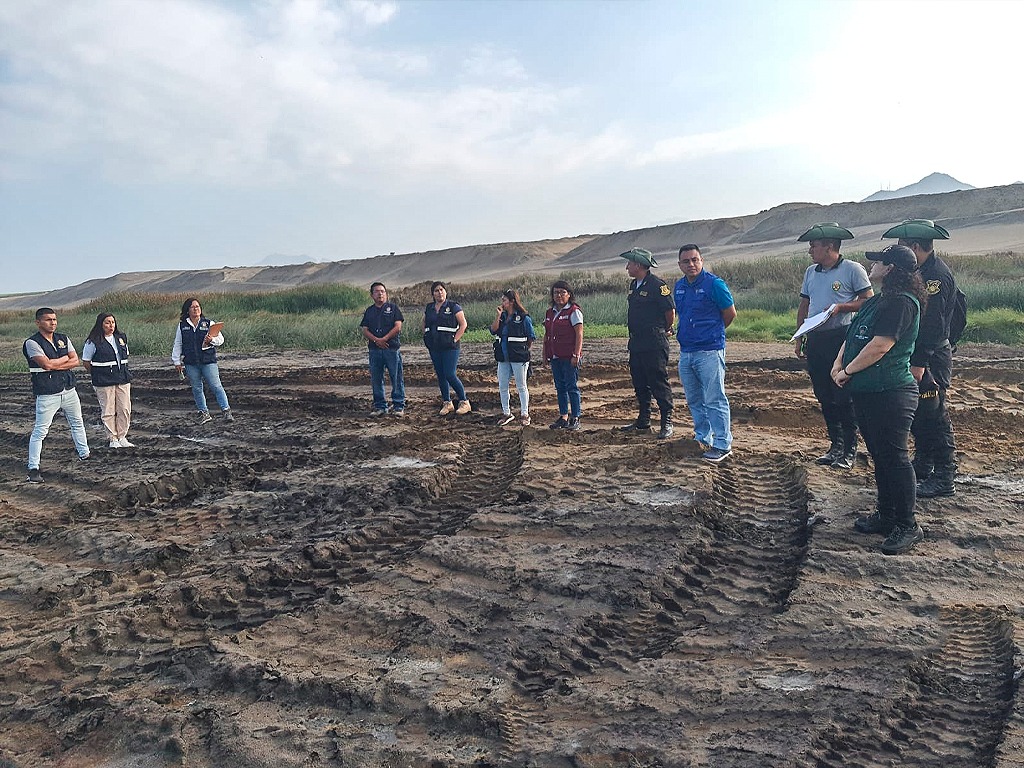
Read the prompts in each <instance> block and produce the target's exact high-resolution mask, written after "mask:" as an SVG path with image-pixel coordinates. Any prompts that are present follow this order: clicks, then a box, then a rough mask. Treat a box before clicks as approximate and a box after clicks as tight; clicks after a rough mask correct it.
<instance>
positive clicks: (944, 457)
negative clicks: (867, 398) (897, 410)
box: [882, 219, 957, 499]
mask: <svg viewBox="0 0 1024 768" xmlns="http://www.w3.org/2000/svg"><path fill="white" fill-rule="evenodd" d="M882 238H883V239H885V238H898V244H899V245H905V246H907V247H908V248H910V249H911V250H912V251H913V252H914V256H915V257H916V258H917V264H918V269H919V270H920V272H921V279H922V280H923V281H924V286H925V291H926V292H927V294H928V305H927V307H926V308H925V311H924V315H923V316H922V318H921V330H920V332H919V333H918V336H917V345H916V346H915V347H914V354H913V355H911V357H910V372H911V373H912V374H913V375H914V378H915V379H916V380H917V382H918V384H919V385H920V399H919V400H918V405H917V413H916V414H915V415H914V424H913V426H912V427H911V430H910V431H911V434H913V435H914V471H915V472H916V473H917V479H918V486H917V495H918V496H919V497H921V498H925V499H929V498H933V497H935V496H952V495H953V494H954V493H955V492H956V490H955V488H954V487H953V479H954V478H955V477H956V442H955V439H954V436H953V424H952V422H950V420H949V412H948V411H947V410H946V390H947V389H948V388H949V384H950V380H951V379H952V376H953V348H952V345H951V344H950V343H949V324H950V320H951V319H952V317H953V309H954V306H955V300H956V292H957V287H956V281H955V280H954V279H953V273H952V272H950V270H949V267H948V266H947V265H946V263H945V262H944V261H943V260H942V259H940V258H939V257H938V256H936V255H935V248H934V246H933V242H934V241H935V240H948V239H949V232H947V231H946V230H945V229H944V228H943V227H941V226H939V225H938V224H936V223H935V222H934V221H930V220H928V219H909V220H907V221H904V222H903V223H902V224H897V225H896V226H895V227H893V228H892V229H889V230H888V231H886V232H885V233H884V234H883V235H882Z"/></svg>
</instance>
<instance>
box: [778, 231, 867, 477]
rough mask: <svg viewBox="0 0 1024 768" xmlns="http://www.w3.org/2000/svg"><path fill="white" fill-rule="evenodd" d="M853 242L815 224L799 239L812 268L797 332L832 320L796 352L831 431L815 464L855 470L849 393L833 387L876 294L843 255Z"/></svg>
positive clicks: (804, 286) (860, 270)
mask: <svg viewBox="0 0 1024 768" xmlns="http://www.w3.org/2000/svg"><path fill="white" fill-rule="evenodd" d="M852 238H853V233H852V232H850V230H848V229H846V228H844V227H840V226H839V225H838V224H837V223H835V222H830V223H827V224H815V225H814V226H813V227H811V228H810V229H808V230H807V231H806V232H804V233H803V234H802V235H800V237H799V238H797V242H800V243H807V244H808V254H809V255H810V257H811V261H812V262H813V263H812V264H811V265H810V266H809V267H807V270H806V271H805V272H804V281H803V284H802V285H801V286H800V305H799V307H798V308H797V311H796V325H797V328H799V327H800V326H801V325H803V322H804V320H806V319H807V318H808V317H813V316H814V315H817V314H820V313H821V312H824V311H826V310H828V311H829V313H830V314H829V317H828V319H827V320H826V321H825V322H824V323H822V324H821V325H819V326H818V327H817V328H815V329H813V330H811V331H810V332H809V333H807V334H805V335H804V336H802V337H801V338H799V339H797V340H796V349H795V352H796V354H797V356H798V357H805V358H806V359H807V374H808V376H810V379H811V387H812V388H813V390H814V397H815V398H816V399H817V401H818V403H819V404H820V405H821V416H822V418H823V419H824V420H825V428H826V429H827V430H828V437H829V441H830V446H829V449H828V451H826V452H825V453H824V455H822V456H819V457H818V458H817V460H816V463H818V464H822V465H827V466H830V467H833V468H835V469H850V468H851V467H853V462H854V459H856V457H857V422H856V419H855V417H854V415H853V402H852V401H851V399H850V394H849V392H847V391H846V390H844V389H843V388H842V387H840V386H838V385H836V383H835V382H834V381H832V376H831V371H832V363H833V362H835V359H836V355H837V354H839V348H840V347H841V346H843V342H844V341H845V340H846V331H847V330H848V329H849V327H850V321H851V320H852V319H853V313H854V312H857V311H859V310H860V308H861V305H863V304H864V302H865V301H866V300H867V299H868V298H870V297H871V296H872V295H873V293H874V291H873V290H872V288H871V281H870V280H868V274H867V272H866V271H865V270H864V267H862V266H861V265H860V264H858V263H857V262H855V261H850V260H848V259H844V258H843V257H842V255H841V254H840V253H839V248H840V245H841V244H842V241H843V240H850V239H852Z"/></svg>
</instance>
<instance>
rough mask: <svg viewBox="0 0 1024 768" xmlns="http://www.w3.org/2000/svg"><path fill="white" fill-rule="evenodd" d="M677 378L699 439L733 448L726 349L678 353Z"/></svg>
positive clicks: (722, 447)
mask: <svg viewBox="0 0 1024 768" xmlns="http://www.w3.org/2000/svg"><path fill="white" fill-rule="evenodd" d="M679 381H681V382H682V384H683V392H685V393H686V404H687V406H689V408H690V415H691V416H692V417H693V433H694V436H695V437H696V438H697V440H699V441H700V442H702V443H704V444H705V445H710V446H712V447H713V448H719V449H720V450H723V451H728V450H732V426H731V425H730V422H729V419H730V415H731V414H730V412H729V398H727V397H726V396H725V350H724V349H712V350H707V351H699V352H682V351H680V353H679Z"/></svg>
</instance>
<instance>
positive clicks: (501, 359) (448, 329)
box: [360, 280, 583, 430]
mask: <svg viewBox="0 0 1024 768" xmlns="http://www.w3.org/2000/svg"><path fill="white" fill-rule="evenodd" d="M430 293H431V295H432V296H433V301H432V302H431V303H429V304H427V306H426V307H425V308H424V311H423V343H424V344H425V345H426V347H427V350H428V351H429V353H430V362H431V363H432V364H433V366H434V373H435V375H436V377H437V386H438V389H439V390H440V394H441V409H440V411H439V412H438V415H440V416H449V415H452V414H454V415H458V416H461V415H464V414H467V413H470V412H471V411H472V410H473V408H472V405H471V404H470V402H469V399H468V398H467V397H466V388H465V386H463V384H462V381H461V380H460V379H459V377H458V373H457V369H458V364H459V356H460V351H461V346H460V341H461V339H462V337H463V335H464V334H465V333H466V329H467V327H468V324H467V322H466V314H465V312H464V311H463V309H462V307H461V306H460V305H459V304H458V303H456V302H454V301H451V300H450V299H449V298H448V289H447V286H445V284H444V283H442V282H440V281H435V282H434V283H433V284H431V286H430ZM370 296H371V298H372V299H373V304H371V305H370V306H369V307H367V308H366V310H365V311H364V312H363V318H362V320H361V321H360V328H361V330H362V333H363V336H364V337H365V338H366V341H367V348H368V355H369V363H370V387H371V390H372V392H373V410H372V411H371V412H370V414H371V416H386V415H388V414H389V413H390V414H392V415H394V416H404V415H405V381H404V379H403V375H402V355H401V352H400V348H401V332H402V324H403V323H404V322H405V317H404V316H403V314H402V310H401V309H400V308H399V306H398V305H397V304H395V303H394V302H392V301H389V300H388V289H387V286H385V285H384V284H383V283H381V282H375V283H373V285H371V286H370ZM490 330H491V333H492V335H493V336H494V359H495V362H496V363H497V373H498V392H499V396H500V398H501V413H502V415H501V418H500V419H499V424H500V425H501V426H506V425H508V424H512V423H513V422H514V421H516V418H515V416H513V415H512V401H511V384H512V381H513V380H514V381H515V386H516V391H517V392H518V394H519V409H520V412H519V423H520V424H523V425H524V426H526V425H529V424H530V423H531V420H530V389H529V384H528V381H527V379H528V376H529V368H530V354H531V348H532V346H533V342H534V341H536V339H537V334H536V331H535V329H534V326H533V319H532V318H531V317H530V314H529V312H528V311H527V309H526V307H525V306H523V302H522V299H521V298H520V296H519V293H518V292H517V291H515V290H512V289H509V290H507V291H504V292H503V293H502V295H501V303H500V304H499V305H498V307H497V308H496V309H495V312H494V320H493V321H492V322H491V325H490ZM582 355H583V312H582V310H580V308H579V305H578V304H576V303H575V302H574V301H573V297H572V288H571V287H570V286H569V284H568V283H566V282H565V281H564V280H559V281H557V282H555V284H554V285H552V286H551V307H550V308H549V309H548V311H547V315H546V316H545V318H544V361H545V362H546V363H549V364H550V365H551V371H552V376H553V378H554V382H555V391H556V392H557V393H558V410H559V416H558V418H557V419H556V420H555V421H554V423H552V424H551V425H550V426H551V428H552V429H572V430H577V429H579V428H580V404H581V400H580V389H579V383H578V376H579V367H580V359H581V358H582ZM385 373H387V377H388V379H389V380H390V383H391V403H390V407H389V404H388V401H387V393H386V391H385V380H384V377H385Z"/></svg>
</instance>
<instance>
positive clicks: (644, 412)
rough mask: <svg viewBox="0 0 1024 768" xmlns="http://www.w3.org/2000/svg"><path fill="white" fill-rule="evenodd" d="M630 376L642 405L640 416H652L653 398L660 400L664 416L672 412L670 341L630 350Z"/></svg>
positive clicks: (637, 399)
mask: <svg viewBox="0 0 1024 768" xmlns="http://www.w3.org/2000/svg"><path fill="white" fill-rule="evenodd" d="M629 376H630V378H631V379H632V380H633V391H634V392H636V401H637V403H639V405H640V417H641V419H642V418H644V417H645V416H646V417H647V418H649V417H650V413H651V399H652V398H653V399H654V400H656V401H657V402H658V408H659V409H660V410H661V415H662V417H665V416H668V415H670V414H671V413H672V385H671V384H669V383H668V342H666V343H665V344H664V345H663V346H659V347H657V348H655V349H647V350H637V351H633V350H630V352H629Z"/></svg>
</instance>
